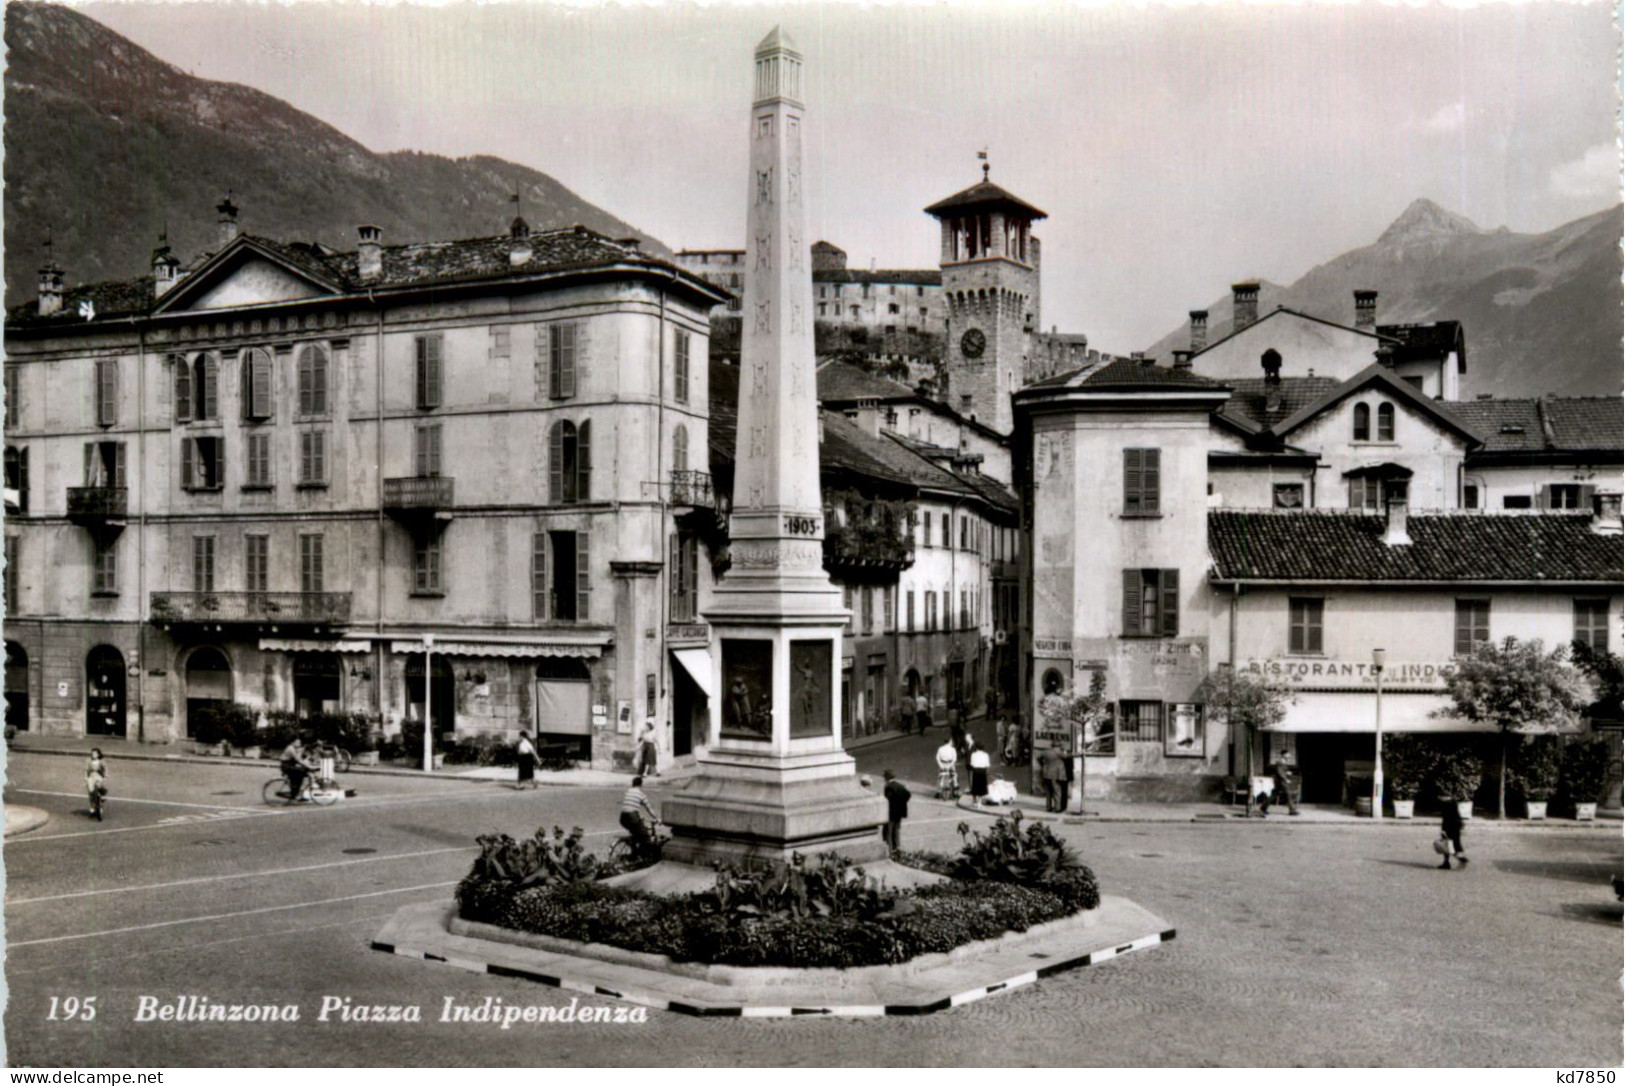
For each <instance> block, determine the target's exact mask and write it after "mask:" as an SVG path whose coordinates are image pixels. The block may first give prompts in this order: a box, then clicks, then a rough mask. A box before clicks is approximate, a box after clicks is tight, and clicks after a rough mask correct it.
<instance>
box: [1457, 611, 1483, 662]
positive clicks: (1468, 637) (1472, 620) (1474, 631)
mask: <svg viewBox="0 0 1625 1086" xmlns="http://www.w3.org/2000/svg"><path fill="white" fill-rule="evenodd" d="M1489 639H1490V601H1489V600H1457V601H1456V655H1457V656H1467V655H1470V654H1471V653H1472V651H1473V649H1474V648H1475V647H1476V646H1477V645H1478V643H1479V642H1480V641H1488V640H1489Z"/></svg>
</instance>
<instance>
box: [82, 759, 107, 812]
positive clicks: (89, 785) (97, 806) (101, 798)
mask: <svg viewBox="0 0 1625 1086" xmlns="http://www.w3.org/2000/svg"><path fill="white" fill-rule="evenodd" d="M85 793H86V794H87V795H88V796H89V797H90V813H91V814H93V815H95V816H96V821H97V822H100V821H101V820H102V809H103V808H104V807H105V806H106V805H107V763H106V762H105V761H103V760H102V752H101V748H100V747H91V748H90V761H89V762H87V763H86V764H85Z"/></svg>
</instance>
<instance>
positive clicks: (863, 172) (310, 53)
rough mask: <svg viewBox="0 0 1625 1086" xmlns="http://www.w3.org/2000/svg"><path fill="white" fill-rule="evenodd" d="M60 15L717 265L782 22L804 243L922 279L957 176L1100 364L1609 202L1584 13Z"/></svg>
mask: <svg viewBox="0 0 1625 1086" xmlns="http://www.w3.org/2000/svg"><path fill="white" fill-rule="evenodd" d="M76 6H78V7H79V8H80V10H82V11H84V12H85V13H86V14H87V15H89V16H90V17H92V18H94V19H97V20H99V21H101V22H103V23H105V24H106V25H108V26H110V27H111V28H112V29H114V30H116V31H117V32H119V33H121V34H123V35H125V36H126V37H128V38H130V39H132V40H133V41H135V42H136V43H137V44H139V45H141V46H143V47H145V48H146V49H148V50H150V51H151V52H153V53H155V54H156V55H157V56H159V57H161V58H162V59H164V60H167V61H169V62H170V63H172V64H175V65H177V66H179V67H181V68H183V69H185V70H187V71H189V72H191V73H193V74H195V75H198V76H201V77H204V78H208V79H218V80H226V81H230V82H237V83H244V84H248V85H250V86H253V87H257V88H259V89H260V90H263V91H266V92H267V93H269V94H272V95H275V96H276V97H278V98H282V99H284V100H285V101H287V102H289V103H291V104H292V105H294V106H295V107H297V108H299V109H301V110H304V111H305V112H307V113H310V114H312V115H314V116H316V117H318V118H320V119H322V120H324V121H326V122H328V123H329V124H332V125H333V126H334V127H336V128H338V129H339V130H341V131H342V132H344V133H345V134H347V135H349V136H351V137H353V138H355V139H357V140H359V141H360V142H361V143H363V144H365V145H366V146H368V147H370V148H372V149H373V150H375V151H390V150H406V149H409V150H416V151H425V152H433V153H439V154H444V155H453V156H457V155H471V154H494V155H498V156H500V157H503V158H506V159H509V160H511V161H514V162H519V163H522V164H524V165H527V166H531V167H534V168H536V169H538V170H542V171H544V172H546V173H548V174H550V175H552V176H553V177H555V178H557V179H558V180H559V181H561V182H563V183H564V184H565V185H567V186H568V187H570V188H571V189H573V190H574V191H575V192H577V193H578V194H580V195H581V196H582V197H584V198H586V199H587V200H590V201H591V202H593V203H595V204H598V205H599V206H601V207H603V208H604V209H606V210H608V211H610V212H611V213H613V214H615V215H617V216H619V217H620V218H622V219H625V220H626V221H628V222H630V223H632V224H634V225H635V226H637V227H638V228H639V229H642V230H644V231H647V232H648V233H650V234H652V235H654V236H655V237H658V238H660V239H661V240H663V241H665V242H666V243H667V244H668V245H670V246H671V247H672V248H674V249H677V248H732V247H743V244H744V240H743V235H744V220H745V209H746V203H745V200H746V185H747V180H748V178H747V173H748V167H747V161H746V156H747V150H748V148H747V130H748V123H747V120H748V114H749V108H750V94H751V59H752V52H753V49H754V46H755V44H756V42H757V41H759V40H760V39H761V38H762V37H763V36H764V35H765V34H766V33H767V32H768V31H769V30H770V29H771V28H772V27H773V26H774V25H775V24H781V25H782V26H783V27H784V29H785V30H786V31H787V32H788V33H789V34H790V36H791V37H792V38H794V39H795V41H796V43H797V44H798V45H799V46H800V48H801V50H802V51H803V53H804V54H805V56H806V73H807V102H806V106H807V127H806V132H807V141H808V144H807V154H808V159H809V163H810V165H809V169H808V196H809V208H810V216H811V222H810V224H809V228H810V231H811V233H812V235H813V236H814V237H817V238H825V239H828V240H829V241H832V242H834V243H835V244H837V245H839V246H841V247H842V248H844V249H846V250H847V252H848V254H849V260H850V262H851V265H852V266H854V267H869V266H870V265H871V263H873V264H875V265H877V266H879V267H894V268H895V267H902V268H928V267H935V266H936V263H937V258H938V246H939V239H938V234H937V226H936V223H935V221H934V220H933V219H931V218H930V217H929V216H927V215H925V214H924V213H923V212H922V210H921V209H922V208H924V207H925V206H926V205H928V204H930V203H933V202H935V201H936V200H938V199H941V198H942V197H944V196H948V195H950V194H952V193H954V192H957V191H958V190H960V189H962V188H964V187H966V186H968V185H970V184H972V183H974V182H975V181H976V180H978V179H979V176H980V171H979V163H978V161H977V157H976V156H977V152H978V151H981V150H983V149H986V150H987V152H988V156H989V162H990V165H991V168H992V174H991V176H992V179H993V180H994V181H996V182H998V183H999V184H1001V185H1003V186H1004V187H1006V188H1007V189H1009V190H1010V191H1012V192H1014V193H1015V194H1016V195H1018V196H1020V197H1022V198H1023V199H1025V200H1027V201H1028V202H1029V203H1032V204H1034V205H1036V206H1038V207H1040V208H1042V209H1044V210H1045V211H1046V212H1048V215H1049V218H1048V219H1047V220H1045V221H1043V222H1041V223H1040V224H1039V225H1038V227H1037V229H1036V230H1035V232H1036V233H1037V234H1038V236H1039V237H1040V238H1041V239H1042V240H1043V262H1044V266H1043V284H1042V291H1043V293H1042V305H1043V314H1042V321H1043V323H1044V325H1046V326H1050V325H1055V326H1059V328H1060V329H1061V330H1062V331H1069V332H1086V333H1088V335H1089V337H1090V341H1091V343H1092V344H1093V345H1095V346H1098V347H1100V348H1102V349H1104V350H1107V351H1114V352H1126V351H1128V350H1130V349H1138V348H1142V347H1145V346H1148V345H1149V344H1150V343H1151V342H1153V341H1154V340H1156V339H1157V338H1158V337H1160V336H1161V335H1162V334H1164V333H1165V332H1167V331H1169V330H1171V329H1172V328H1174V327H1176V326H1177V325H1179V324H1180V323H1181V322H1182V321H1183V320H1184V315H1185V312H1186V310H1188V309H1190V308H1193V307H1200V306H1204V305H1207V304H1208V303H1209V302H1212V301H1214V300H1215V299H1217V298H1218V297H1220V296H1221V295H1224V294H1225V293H1226V292H1227V288H1228V284H1229V283H1231V282H1232V281H1235V280H1239V279H1244V278H1250V277H1262V278H1265V279H1269V280H1272V281H1275V282H1278V283H1290V282H1291V281H1293V280H1294V279H1296V278H1297V277H1299V276H1300V275H1302V274H1303V273H1304V272H1306V271H1308V270H1309V269H1311V268H1312V267H1314V266H1316V265H1318V264H1321V263H1324V262H1326V261H1328V260H1330V259H1332V258H1333V257H1335V256H1337V255H1339V254H1341V253H1343V252H1345V251H1347V250H1349V249H1353V248H1357V247H1359V246H1362V245H1367V244H1370V243H1372V242H1374V241H1375V240H1376V238H1377V236H1378V235H1379V234H1380V233H1381V232H1382V230H1383V228H1384V227H1385V226H1386V225H1387V224H1388V223H1389V222H1391V221H1392V220H1393V219H1394V218H1395V217H1397V216H1398V215H1399V214H1400V213H1401V212H1402V211H1403V210H1404V209H1405V207H1406V206H1407V205H1408V204H1409V203H1410V202H1411V201H1412V200H1413V199H1416V198H1418V197H1427V198H1430V199H1432V200H1434V201H1436V202H1437V203H1439V204H1441V205H1442V206H1444V207H1446V208H1448V209H1450V210H1452V211H1456V212H1459V213H1461V214H1464V215H1466V216H1468V217H1469V218H1471V219H1473V220H1474V221H1475V222H1477V223H1478V224H1479V225H1480V226H1482V227H1486V228H1494V227H1498V226H1503V225H1504V226H1507V227H1509V228H1511V229H1512V230H1515V231H1528V232H1536V231H1543V230H1548V229H1550V228H1552V227H1554V226H1557V225H1560V224H1562V223H1564V222H1568V221H1570V220H1572V219H1575V218H1578V217H1580V216H1582V215H1585V214H1588V213H1590V212H1593V211H1598V210H1601V209H1603V208H1605V207H1609V206H1611V205H1612V204H1614V203H1616V202H1618V201H1619V199H1620V173H1619V156H1618V150H1617V147H1616V136H1615V131H1616V124H1615V117H1616V110H1617V90H1616V87H1617V84H1616V81H1615V51H1616V49H1618V48H1619V45H1620V34H1619V31H1618V30H1617V29H1616V28H1615V27H1614V24H1613V10H1612V8H1611V7H1609V6H1608V5H1606V4H1601V3H1560V2H1555V0H1536V2H1530V3H1522V4H1495V5H1484V6H1459V5H1458V6H1448V7H1447V6H1444V5H1427V4H1423V5H1410V6H1400V5H1397V4H1380V5H1379V4H1375V3H1363V2H1350V3H1342V4H1330V3H1327V4H1314V5H1308V4H1295V5H1287V4H1272V3H1267V2H1249V3H1240V2H1234V0H1232V2H1225V3H1203V4H1196V3H1182V4H1178V5H1165V6H1145V5H1135V6H1129V5H1112V4H1051V3H1031V2H1029V3H1017V4H1008V3H1007V4H1002V5H995V4H988V3H976V2H950V3H930V4H927V3H902V4H869V5H864V6H860V5H857V4H854V3H827V2H826V3H803V4H791V5H784V4H738V5H731V6H729V5H721V4H710V5H704V6H700V5H692V4H687V5H678V4H657V3H639V4H627V5H623V6H599V5H587V4H585V3H575V4H564V3H540V2H512V3H488V4H480V5H471V4H447V5H440V6H420V5H388V4H361V3H338V4H328V3H317V2H295V3H287V4H282V5H266V4H242V3H238V4H226V3H219V2H213V0H204V2H195V3H171V4H147V3H136V2H129V0H120V2H115V3H107V2H102V3H85V4H78V5H76ZM1371 285H1372V286H1375V287H1378V288H1379V289H1380V287H1381V284H1371Z"/></svg>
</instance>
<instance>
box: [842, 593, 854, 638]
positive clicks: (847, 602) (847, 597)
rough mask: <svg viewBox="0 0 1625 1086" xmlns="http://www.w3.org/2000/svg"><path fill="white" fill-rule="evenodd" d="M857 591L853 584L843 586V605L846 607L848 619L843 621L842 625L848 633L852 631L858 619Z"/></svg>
mask: <svg viewBox="0 0 1625 1086" xmlns="http://www.w3.org/2000/svg"><path fill="white" fill-rule="evenodd" d="M856 591H857V590H856V589H854V588H853V587H852V586H851V585H844V586H843V587H842V588H841V606H842V607H844V608H845V609H846V621H845V622H844V623H842V626H843V627H844V628H845V629H846V632H847V633H851V632H852V629H853V626H854V625H855V624H856V623H857V621H858V608H857V606H856V598H855V593H856Z"/></svg>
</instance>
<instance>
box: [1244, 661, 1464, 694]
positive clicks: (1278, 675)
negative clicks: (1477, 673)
mask: <svg viewBox="0 0 1625 1086" xmlns="http://www.w3.org/2000/svg"><path fill="white" fill-rule="evenodd" d="M1241 670H1243V671H1247V672H1251V673H1252V674H1254V675H1258V676H1261V677H1262V678H1264V679H1266V680H1268V681H1269V682H1272V683H1278V684H1280V685H1281V686H1287V687H1295V688H1303V689H1320V690H1375V689H1376V688H1377V674H1376V672H1375V671H1373V670H1372V668H1371V661H1369V660H1364V661H1360V662H1354V661H1346V660H1304V659H1298V658H1273V659H1264V660H1249V661H1247V663H1245V664H1243V665H1242V668H1241ZM1455 670H1456V665H1455V664H1453V663H1449V662H1442V663H1440V662H1434V663H1398V664H1396V663H1390V664H1388V665H1387V666H1386V667H1385V668H1384V669H1383V672H1382V688H1383V689H1384V690H1443V689H1444V688H1445V685H1444V684H1445V680H1446V679H1448V678H1449V677H1450V676H1451V675H1453V674H1455Z"/></svg>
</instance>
